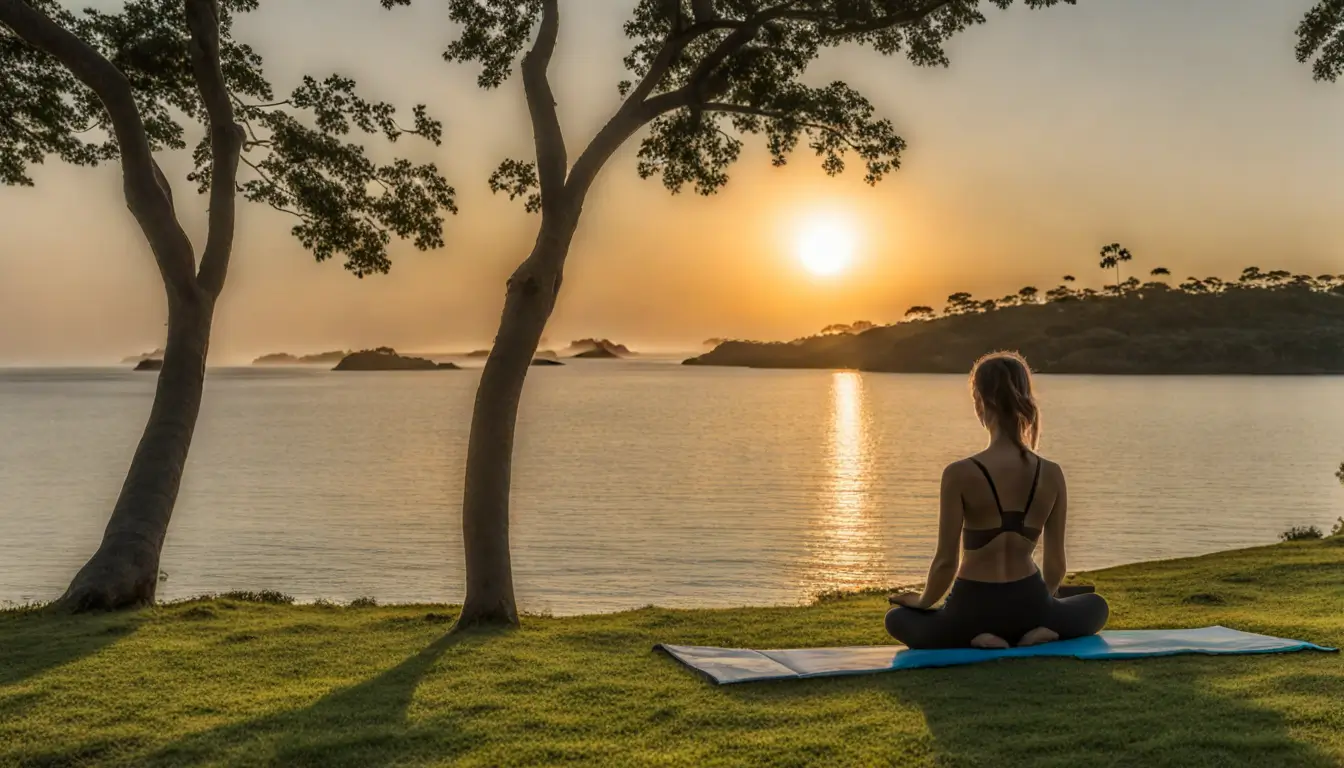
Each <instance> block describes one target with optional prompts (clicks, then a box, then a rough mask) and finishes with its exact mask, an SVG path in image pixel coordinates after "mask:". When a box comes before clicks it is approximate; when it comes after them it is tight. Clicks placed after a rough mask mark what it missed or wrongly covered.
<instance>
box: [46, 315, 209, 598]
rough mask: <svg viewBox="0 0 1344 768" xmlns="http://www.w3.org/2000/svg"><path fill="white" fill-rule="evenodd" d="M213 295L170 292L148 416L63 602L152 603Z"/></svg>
mask: <svg viewBox="0 0 1344 768" xmlns="http://www.w3.org/2000/svg"><path fill="white" fill-rule="evenodd" d="M213 308H214V307H213V301H212V300H210V299H208V298H205V297H203V296H200V295H197V296H196V297H192V298H188V299H182V298H178V297H174V296H173V295H172V294H171V292H170V296H169V308H168V342H167V344H166V346H165V347H164V355H163V370H162V371H160V373H159V380H158V388H157V389H156V390H155V393H154V405H153V407H152V408H151V410H150V413H149V423H148V424H147V425H146V426H145V432H144V435H143V436H141V438H140V444H139V446H137V447H136V449H135V456H134V458H132V459H131V468H130V471H129V472H128V473H127V474H126V482H125V483H124V484H123V485H122V487H121V495H120V496H118V497H117V504H116V506H115V507H114V508H113V510H112V519H111V520H110V521H109V522H108V524H107V530H106V532H104V534H103V542H102V544H101V545H100V546H99V547H98V551H97V552H95V553H94V555H93V557H92V558H90V559H89V561H88V563H86V564H85V565H84V567H83V568H81V569H80V571H79V573H77V574H76V575H75V578H74V580H73V581H72V582H71V583H70V587H69V589H67V590H66V592H65V596H64V597H62V598H61V599H60V601H59V603H58V605H59V606H61V607H63V608H65V609H68V610H71V611H75V612H82V611H100V610H109V611H110V610H119V609H123V608H135V607H140V606H146V605H151V604H152V603H153V602H154V593H155V590H156V588H157V587H158V581H159V555H160V554H161V552H162V551H163V539H164V536H165V535H166V534H167V532H168V521H169V519H170V518H171V517H172V514H173V505H174V504H175V503H176V502H177V491H178V487H179V486H180V484H181V481H182V470H183V468H184V466H185V465H186V463H187V450H188V449H189V448H190V447H191V436H192V433H193V432H194V431H195V429H196V417H197V415H198V414H199V413H200V410H201V393H202V390H203V389H204V386H205V359H206V353H207V351H208V348H209V345H210V322H211V317H212V313H213Z"/></svg>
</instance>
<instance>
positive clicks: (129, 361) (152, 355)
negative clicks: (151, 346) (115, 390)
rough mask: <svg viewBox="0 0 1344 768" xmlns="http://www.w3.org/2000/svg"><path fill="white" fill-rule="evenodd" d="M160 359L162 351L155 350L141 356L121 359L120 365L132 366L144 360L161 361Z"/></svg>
mask: <svg viewBox="0 0 1344 768" xmlns="http://www.w3.org/2000/svg"><path fill="white" fill-rule="evenodd" d="M162 359H163V350H162V349H156V350H154V351H153V352H146V353H144V354H142V355H131V356H130V357H123V358H122V359H121V364H122V365H134V364H135V363H142V362H144V361H146V360H162Z"/></svg>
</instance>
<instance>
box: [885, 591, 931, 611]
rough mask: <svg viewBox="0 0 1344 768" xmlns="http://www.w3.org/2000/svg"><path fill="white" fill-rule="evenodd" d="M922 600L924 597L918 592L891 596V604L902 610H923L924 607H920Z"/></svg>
mask: <svg viewBox="0 0 1344 768" xmlns="http://www.w3.org/2000/svg"><path fill="white" fill-rule="evenodd" d="M923 599H924V596H923V595H922V594H920V593H919V592H902V593H900V594H899V595H895V596H893V597H892V598H891V602H892V603H893V604H895V605H899V606H901V607H903V608H918V609H921V610H923V608H924V606H923V605H921V603H922V602H923Z"/></svg>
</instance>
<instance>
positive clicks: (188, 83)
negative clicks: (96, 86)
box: [0, 0, 456, 276]
mask: <svg viewBox="0 0 1344 768" xmlns="http://www.w3.org/2000/svg"><path fill="white" fill-rule="evenodd" d="M6 2H7V4H11V5H13V6H15V7H16V8H17V9H18V11H23V10H24V9H23V7H22V6H26V7H27V8H28V9H31V11H36V12H38V13H40V14H43V15H45V16H46V17H47V18H48V19H50V20H51V21H54V22H55V23H56V24H58V25H59V26H60V27H61V28H63V29H64V30H66V31H68V32H69V33H72V34H73V35H74V36H75V37H77V38H79V40H80V41H82V42H83V43H84V44H85V45H87V46H88V47H89V48H90V49H91V50H92V51H93V52H95V53H97V54H100V55H102V56H103V57H104V58H106V59H107V60H108V61H109V62H110V63H111V64H113V65H114V66H115V67H116V69H117V71H118V72H119V73H120V76H121V77H123V78H124V80H125V83H126V84H127V85H129V87H130V89H131V92H132V93H133V95H134V100H135V106H136V107H137V108H138V111H139V113H140V119H141V122H142V123H143V130H144V133H145V136H146V138H147V139H148V142H149V146H150V148H151V150H154V151H159V150H185V149H187V147H188V141H189V138H190V133H191V131H192V130H194V129H195V128H196V127H197V126H199V127H200V128H202V129H204V128H206V127H207V126H208V115H207V110H206V107H205V104H204V101H203V98H202V95H201V93H200V90H199V89H198V84H197V81H196V79H195V78H194V76H193V71H192V64H191V62H192V58H191V55H192V46H193V43H192V37H191V33H190V30H189V28H188V23H187V18H186V13H185V12H184V7H183V3H182V2H181V0H130V1H129V2H127V3H125V4H124V5H123V6H122V7H121V8H119V9H118V10H117V11H115V12H112V13H108V12H104V11H99V10H94V9H89V10H85V11H83V12H80V13H76V12H72V11H70V10H68V9H66V8H64V7H62V6H61V4H60V3H58V2H56V0H6ZM257 6H258V0H219V2H218V3H217V4H216V8H217V10H216V13H217V14H218V17H219V18H218V21H219V54H220V68H221V70H222V71H223V74H224V79H225V84H226V86H227V90H228V94H227V98H228V99H229V100H230V101H231V103H232V107H233V111H234V115H235V118H236V120H237V121H238V122H239V123H240V124H242V125H243V126H244V128H245V131H246V136H245V138H244V141H243V151H242V155H241V163H242V165H243V167H244V172H243V174H242V175H241V176H240V178H239V181H238V183H237V187H236V190H235V191H236V193H239V194H241V195H242V196H243V197H244V198H245V199H247V200H251V201H254V202H259V203H265V204H267V205H269V206H271V207H273V208H275V209H277V210H280V211H284V212H286V213H288V214H291V215H293V216H294V217H296V218H297V219H298V221H297V223H296V224H295V225H294V228H293V234H294V236H295V237H296V238H297V239H298V240H299V241H300V242H301V243H302V244H303V246H304V247H305V248H307V249H308V250H309V251H311V252H312V253H313V255H314V256H315V257H316V258H317V259H318V260H325V259H328V258H331V257H333V256H336V255H338V254H339V255H343V256H344V257H345V259H346V263H345V266H346V268H347V269H349V270H350V271H352V272H353V273H354V274H356V275H358V276H364V275H367V274H370V273H375V272H386V271H387V269H388V267H389V266H390V264H389V261H388V258H387V246H388V245H389V244H390V242H391V239H392V237H393V236H396V237H401V238H408V239H411V240H412V241H413V242H414V243H415V245H416V246H417V247H419V248H421V249H429V248H437V247H440V246H442V245H443V237H442V229H443V221H444V213H445V212H453V211H455V210H456V209H455V205H454V197H455V193H454V190H453V188H452V187H451V186H449V185H448V183H447V182H446V181H445V180H444V178H443V177H442V175H440V173H439V171H438V169H437V168H436V167H435V165H434V164H433V163H426V164H415V163H412V162H410V161H408V160H404V159H399V160H395V161H393V162H391V163H386V164H383V163H379V162H376V161H375V160H373V159H372V158H370V157H369V156H368V153H367V152H366V151H365V148H364V146H363V145H362V144H361V143H359V142H358V135H359V134H364V135H381V136H382V137H383V138H385V139H386V140H388V141H396V140H397V139H399V138H401V137H402V136H405V135H416V136H420V137H422V138H424V139H426V140H428V141H431V142H433V143H434V144H439V143H440V142H441V140H442V134H443V128H442V125H441V124H440V123H439V122H438V121H436V120H434V119H433V118H431V117H430V116H429V115H428V113H427V111H426V109H425V107H424V106H423V105H421V106H417V107H415V108H414V111H413V117H412V120H411V121H410V125H406V126H403V125H402V124H401V123H399V122H398V121H397V119H396V113H397V110H396V109H395V108H394V107H393V106H392V105H390V104H387V103H384V102H379V101H370V100H367V99H364V98H362V97H361V96H359V95H358V94H357V93H356V91H355V82H354V81H353V80H351V79H349V78H346V77H340V76H334V75H333V76H331V77H327V78H325V79H317V78H313V77H305V78H304V79H303V81H302V82H301V83H300V84H299V85H298V87H296V88H294V89H293V90H292V92H291V93H290V94H289V95H288V96H287V97H286V98H281V99H277V97H276V95H275V93H274V88H273V86H272V84H271V83H270V81H269V80H267V78H266V76H265V74H264V73H263V71H262V64H263V62H262V58H261V56H259V55H258V54H257V53H256V52H255V51H254V50H253V49H252V48H251V47H249V46H248V45H246V44H244V43H241V42H238V41H237V40H235V39H234V38H233V35H232V30H233V21H234V18H235V17H236V16H237V15H238V14H241V13H247V12H251V11H254V10H256V9H257ZM0 71H4V72H5V76H4V77H3V78H0V183H3V184H9V185H23V186H29V185H32V184H33V183H34V179H33V177H32V175H31V173H30V168H31V166H33V165H37V164H41V163H42V162H43V161H44V160H45V159H46V158H47V157H56V158H59V159H60V160H63V161H65V162H69V163H73V164H76V165H84V166H89V165H96V164H98V163H101V162H104V161H107V160H111V159H114V158H116V157H117V156H118V153H119V144H118V140H117V136H116V131H115V126H114V125H113V124H112V121H111V119H110V116H109V113H108V111H107V110H106V109H105V107H104V104H102V103H101V102H100V100H99V99H98V97H97V96H96V95H95V94H94V92H93V90H91V89H90V88H88V87H87V86H86V84H85V81H84V80H83V79H82V78H81V77H80V76H79V75H78V73H76V72H74V71H72V70H71V69H70V68H68V67H66V66H65V65H63V64H62V63H60V62H59V61H57V60H56V59H55V58H54V57H52V56H47V55H43V54H40V53H38V52H37V51H35V50H34V49H33V47H32V46H30V45H29V44H28V43H27V42H25V41H24V40H23V39H21V38H20V37H19V36H18V35H17V34H15V33H14V31H13V30H11V29H10V28H9V27H7V26H5V25H3V24H0ZM100 76H101V75H100ZM203 133H204V135H203V137H202V138H201V139H200V141H199V142H198V143H196V144H195V146H194V149H193V152H192V155H193V158H194V160H195V170H194V171H193V172H192V174H191V175H190V179H191V180H192V181H194V182H196V183H197V185H198V187H199V190H200V191H201V192H202V193H205V192H207V191H208V190H209V188H210V181H211V178H210V176H211V169H212V161H211V146H210V135H209V131H208V130H205V131H203ZM155 172H156V174H160V173H161V172H159V171H158V168H157V165H156V166H155ZM161 184H163V185H164V186H167V183H166V180H162V181H161Z"/></svg>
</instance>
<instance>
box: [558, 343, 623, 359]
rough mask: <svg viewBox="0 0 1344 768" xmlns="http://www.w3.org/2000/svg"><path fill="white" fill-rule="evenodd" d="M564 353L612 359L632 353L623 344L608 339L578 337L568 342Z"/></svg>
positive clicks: (571, 355)
mask: <svg viewBox="0 0 1344 768" xmlns="http://www.w3.org/2000/svg"><path fill="white" fill-rule="evenodd" d="M565 354H567V355H569V356H570V357H576V358H580V359H585V360H613V359H618V358H622V357H628V356H630V355H633V354H634V353H633V352H631V351H630V348H629V347H627V346H625V345H624V344H617V343H616V342H614V341H611V340H610V339H579V340H577V341H571V342H570V343H569V346H568V347H567V348H566V349H565Z"/></svg>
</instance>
